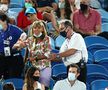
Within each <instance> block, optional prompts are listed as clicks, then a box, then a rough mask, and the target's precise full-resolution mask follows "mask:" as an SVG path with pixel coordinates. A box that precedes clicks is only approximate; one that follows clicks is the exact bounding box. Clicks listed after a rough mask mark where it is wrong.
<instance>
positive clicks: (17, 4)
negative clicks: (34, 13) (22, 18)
mask: <svg viewBox="0 0 108 90" xmlns="http://www.w3.org/2000/svg"><path fill="white" fill-rule="evenodd" d="M11 8H22V5H21V4H20V3H10V5H9V9H11Z"/></svg>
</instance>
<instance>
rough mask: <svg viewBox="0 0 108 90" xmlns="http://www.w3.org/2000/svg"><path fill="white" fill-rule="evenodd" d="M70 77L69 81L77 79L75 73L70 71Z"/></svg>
mask: <svg viewBox="0 0 108 90" xmlns="http://www.w3.org/2000/svg"><path fill="white" fill-rule="evenodd" d="M68 79H69V81H74V80H75V79H76V77H75V73H68Z"/></svg>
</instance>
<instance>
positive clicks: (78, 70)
mask: <svg viewBox="0 0 108 90" xmlns="http://www.w3.org/2000/svg"><path fill="white" fill-rule="evenodd" d="M71 67H74V68H77V72H78V73H80V68H79V66H78V65H77V64H70V65H69V66H67V75H68V72H69V68H71Z"/></svg>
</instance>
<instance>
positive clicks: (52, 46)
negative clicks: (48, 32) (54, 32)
mask: <svg viewBox="0 0 108 90" xmlns="http://www.w3.org/2000/svg"><path fill="white" fill-rule="evenodd" d="M50 44H51V48H52V49H55V41H54V39H53V38H52V37H50Z"/></svg>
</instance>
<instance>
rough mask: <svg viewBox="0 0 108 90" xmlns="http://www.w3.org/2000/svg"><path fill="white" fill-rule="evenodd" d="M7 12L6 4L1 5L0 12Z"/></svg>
mask: <svg viewBox="0 0 108 90" xmlns="http://www.w3.org/2000/svg"><path fill="white" fill-rule="evenodd" d="M7 10H8V5H7V4H1V5H0V11H2V12H6V11H7Z"/></svg>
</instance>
